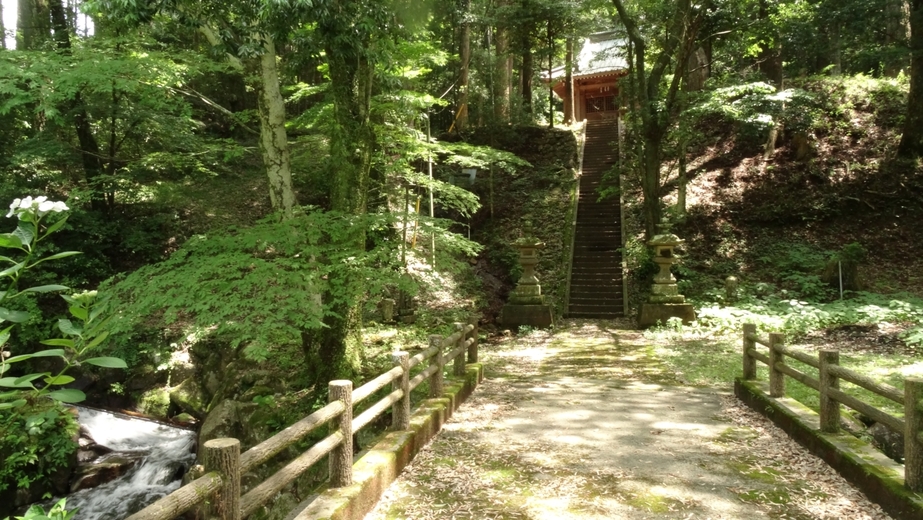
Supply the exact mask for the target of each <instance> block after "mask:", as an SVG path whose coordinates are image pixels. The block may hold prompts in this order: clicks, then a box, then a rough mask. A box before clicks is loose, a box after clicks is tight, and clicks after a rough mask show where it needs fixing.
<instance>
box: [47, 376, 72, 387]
mask: <svg viewBox="0 0 923 520" xmlns="http://www.w3.org/2000/svg"><path fill="white" fill-rule="evenodd" d="M44 381H45V384H46V385H58V386H60V385H66V384H67V383H73V382H74V378H73V377H71V376H68V375H60V376H55V377H46V378H45V379H44Z"/></svg>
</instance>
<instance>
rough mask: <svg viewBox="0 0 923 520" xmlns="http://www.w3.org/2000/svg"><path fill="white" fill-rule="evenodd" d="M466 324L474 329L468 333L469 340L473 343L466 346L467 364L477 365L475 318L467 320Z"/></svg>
mask: <svg viewBox="0 0 923 520" xmlns="http://www.w3.org/2000/svg"><path fill="white" fill-rule="evenodd" d="M468 324H469V325H471V326H472V327H474V328H473V329H471V332H470V333H469V334H470V335H471V339H473V340H474V341H472V342H471V344H470V345H468V363H477V362H478V318H477V316H472V317H470V318H468Z"/></svg>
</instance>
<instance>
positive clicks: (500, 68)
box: [494, 27, 512, 123]
mask: <svg viewBox="0 0 923 520" xmlns="http://www.w3.org/2000/svg"><path fill="white" fill-rule="evenodd" d="M496 34H497V36H496V49H497V57H496V60H497V61H496V64H495V65H494V67H495V74H494V75H495V76H496V78H497V79H496V81H495V82H494V117H495V118H496V119H497V122H498V123H508V122H509V120H510V77H511V76H512V74H510V65H511V63H512V59H511V56H510V33H509V30H508V29H506V28H505V27H497V33H496Z"/></svg>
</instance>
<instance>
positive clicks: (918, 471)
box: [904, 377, 923, 493]
mask: <svg viewBox="0 0 923 520" xmlns="http://www.w3.org/2000/svg"><path fill="white" fill-rule="evenodd" d="M904 421H905V423H906V425H907V430H906V431H905V432H904V486H905V487H907V489H909V490H910V491H913V492H915V493H920V492H923V378H920V377H908V378H907V379H905V380H904Z"/></svg>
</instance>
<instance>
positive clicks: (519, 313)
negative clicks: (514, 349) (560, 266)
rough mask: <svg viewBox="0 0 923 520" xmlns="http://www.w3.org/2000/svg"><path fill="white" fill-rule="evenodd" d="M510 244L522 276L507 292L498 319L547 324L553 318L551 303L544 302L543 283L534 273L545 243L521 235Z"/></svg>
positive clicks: (545, 325) (535, 325) (508, 321)
mask: <svg viewBox="0 0 923 520" xmlns="http://www.w3.org/2000/svg"><path fill="white" fill-rule="evenodd" d="M512 246H513V247H514V248H516V250H517V251H518V252H519V264H520V265H521V266H522V276H520V277H519V281H518V282H517V283H516V288H515V289H513V290H512V291H511V292H510V297H509V301H508V302H507V304H506V305H504V306H503V309H502V310H501V311H500V322H501V323H502V324H504V325H511V326H518V325H529V326H532V327H548V326H550V325H551V324H552V323H553V321H554V320H553V314H552V310H551V305H548V304H546V303H545V296H544V295H542V286H541V285H540V284H539V282H538V277H536V276H535V266H536V265H538V252H539V251H540V250H542V249H543V248H544V247H545V244H544V243H543V242H541V241H540V240H538V239H537V238H531V237H528V238H520V239H519V240H517V241H515V242H513V243H512Z"/></svg>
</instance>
